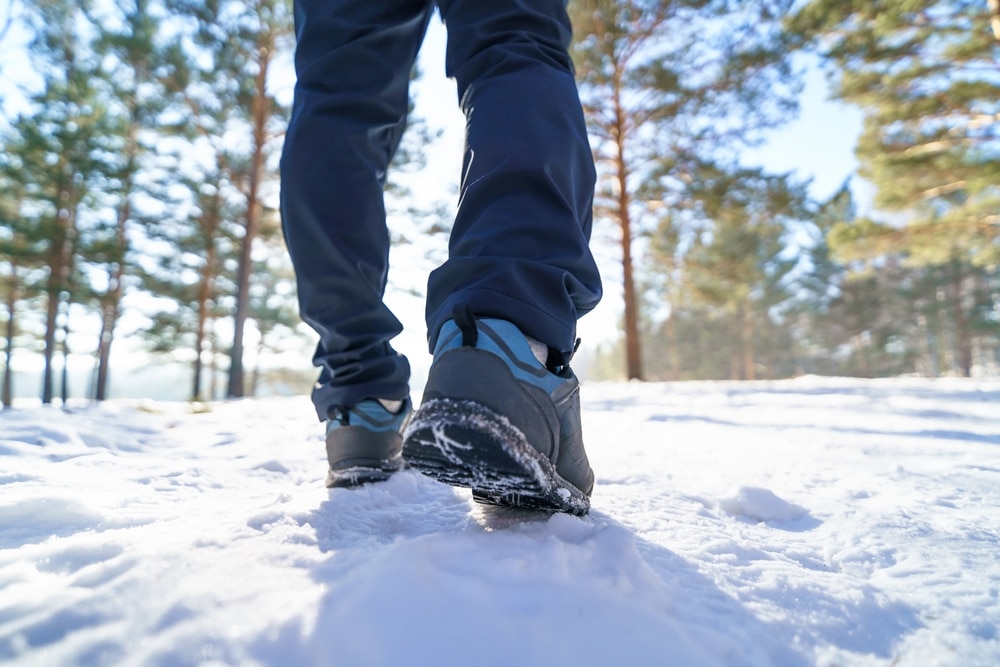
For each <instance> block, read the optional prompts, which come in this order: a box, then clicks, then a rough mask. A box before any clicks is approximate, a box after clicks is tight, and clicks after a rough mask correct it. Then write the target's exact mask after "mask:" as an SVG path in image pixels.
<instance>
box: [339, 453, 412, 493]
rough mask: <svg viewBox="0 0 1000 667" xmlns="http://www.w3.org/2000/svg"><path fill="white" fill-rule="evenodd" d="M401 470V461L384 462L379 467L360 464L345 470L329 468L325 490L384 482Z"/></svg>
mask: <svg viewBox="0 0 1000 667" xmlns="http://www.w3.org/2000/svg"><path fill="white" fill-rule="evenodd" d="M402 469H403V465H402V460H401V459H397V460H395V461H384V462H382V464H381V465H369V464H361V465H354V466H350V467H345V468H337V469H336V470H334V469H333V468H330V469H329V470H328V471H327V473H326V488H328V489H349V488H353V487H355V486H361V485H362V484H371V483H374V482H384V481H385V480H387V479H389V478H390V477H391V476H392V475H393V473H395V472H398V471H400V470H402Z"/></svg>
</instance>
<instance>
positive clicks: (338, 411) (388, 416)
mask: <svg viewBox="0 0 1000 667" xmlns="http://www.w3.org/2000/svg"><path fill="white" fill-rule="evenodd" d="M410 412H411V405H410V399H408V398H407V399H405V400H403V401H388V400H383V399H367V400H364V401H361V402H360V403H358V404H357V405H353V406H351V407H346V408H345V407H340V406H336V407H334V408H332V409H331V410H330V415H329V419H328V420H327V422H326V455H327V459H329V461H330V471H329V473H327V476H326V485H327V487H329V488H334V487H352V486H359V485H361V484H366V483H368V482H381V481H383V480H385V479H388V478H389V476H390V475H392V473H394V472H396V471H397V470H399V469H400V468H402V467H403V458H402V456H401V453H402V450H403V436H402V435H401V433H402V431H403V426H405V424H406V420H407V418H408V417H409V416H410Z"/></svg>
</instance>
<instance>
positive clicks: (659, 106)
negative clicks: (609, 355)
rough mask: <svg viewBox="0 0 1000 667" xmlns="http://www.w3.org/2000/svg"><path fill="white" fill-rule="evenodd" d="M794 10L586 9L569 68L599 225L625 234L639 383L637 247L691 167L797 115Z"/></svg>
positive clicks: (630, 333) (576, 13) (746, 6)
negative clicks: (588, 145)
mask: <svg viewBox="0 0 1000 667" xmlns="http://www.w3.org/2000/svg"><path fill="white" fill-rule="evenodd" d="M791 4H792V2H791V1H790V0H753V1H751V2H747V1H742V2H740V1H736V0H729V1H724V0H719V1H716V2H704V1H698V0H687V1H685V0H658V1H653V0H583V1H581V2H577V3H575V4H574V5H573V6H572V8H573V20H574V28H575V32H576V36H577V41H576V45H575V47H574V59H575V61H576V65H577V74H578V79H579V81H580V86H581V93H582V97H583V99H584V107H585V112H586V115H587V120H588V125H589V127H590V131H591V135H592V139H593V142H594V143H595V147H594V148H595V157H596V161H597V163H598V173H599V178H600V183H599V187H598V192H597V199H596V203H595V213H596V218H597V220H598V221H602V220H604V221H612V222H613V223H614V224H615V225H616V227H617V229H618V231H619V234H620V243H621V261H622V269H623V273H622V275H623V289H624V302H625V339H626V366H627V375H628V377H629V378H641V377H642V375H643V371H642V367H641V365H642V364H641V359H642V353H641V348H640V343H639V321H640V313H639V304H640V301H641V299H640V296H639V295H638V293H637V286H636V278H635V272H636V265H637V261H636V258H635V255H634V253H635V251H636V248H635V247H634V245H635V243H634V241H635V239H636V238H637V236H639V235H641V234H642V233H643V230H644V229H645V230H648V229H649V228H651V227H652V226H655V224H656V223H657V221H658V220H659V218H660V217H661V216H662V212H663V211H670V210H673V209H676V208H679V207H680V206H681V205H682V204H683V202H684V201H685V200H686V194H685V189H686V187H687V185H688V184H689V183H690V174H691V171H692V167H691V165H692V164H693V163H698V162H700V161H713V160H714V159H716V158H718V157H719V156H720V155H723V154H726V153H728V154H729V156H730V157H731V156H732V154H733V153H734V152H735V151H736V150H737V149H738V148H739V147H741V146H744V145H746V143H747V142H748V141H750V140H751V139H752V138H753V136H754V133H755V132H756V131H757V130H761V129H764V128H767V127H771V126H773V125H774V124H775V123H777V122H779V121H780V120H782V119H784V118H785V117H786V116H787V113H788V112H789V111H790V110H791V109H792V108H793V106H794V101H793V93H794V86H790V85H789V84H790V81H791V78H792V72H791V67H790V64H789V62H788V60H787V59H786V58H785V53H784V45H783V42H782V31H781V26H780V22H779V18H780V17H781V16H783V15H784V14H785V12H787V10H788V8H789V7H790V6H791Z"/></svg>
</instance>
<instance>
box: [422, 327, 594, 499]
mask: <svg viewBox="0 0 1000 667" xmlns="http://www.w3.org/2000/svg"><path fill="white" fill-rule="evenodd" d="M543 359H544V360H547V359H548V350H547V348H545V346H544V345H541V344H540V343H538V342H537V341H534V340H531V339H529V338H527V337H525V336H524V334H522V333H521V331H520V330H519V329H518V328H517V327H516V326H514V325H513V324H512V323H510V322H507V321H505V320H498V319H473V318H472V316H471V315H469V314H467V313H466V314H464V315H463V314H460V313H459V312H456V314H455V319H453V320H449V321H448V322H446V323H445V325H444V326H443V327H442V329H441V332H440V334H439V336H438V341H437V345H436V346H435V350H434V363H433V365H432V366H431V370H430V374H429V376H428V379H427V385H426V387H425V390H424V397H423V402H422V403H421V405H420V409H419V410H417V411H416V412H415V413H414V415H413V418H412V419H411V421H410V423H409V425H408V426H407V427H406V430H405V432H404V436H405V437H404V444H403V458H404V459H405V460H406V463H407V465H408V466H409V467H412V468H416V469H417V470H419V471H420V472H422V473H424V474H425V475H428V476H429V477H432V478H434V479H437V480H439V481H441V482H444V483H446V484H451V485H453V486H461V487H467V488H471V489H472V496H473V498H474V499H475V500H477V501H479V502H482V503H488V504H494V505H507V506H512V507H523V508H526V509H537V510H547V511H554V512H569V513H570V514H578V515H583V514H586V513H587V511H588V510H589V509H590V493H591V491H592V489H593V486H594V473H593V471H592V470H591V468H590V463H589V462H588V460H587V454H586V452H585V451H584V447H583V437H582V432H581V428H580V383H579V381H578V380H577V379H576V376H575V375H574V374H573V372H572V371H571V370H570V369H569V367H568V366H561V367H556V368H549V367H547V366H546V361H543Z"/></svg>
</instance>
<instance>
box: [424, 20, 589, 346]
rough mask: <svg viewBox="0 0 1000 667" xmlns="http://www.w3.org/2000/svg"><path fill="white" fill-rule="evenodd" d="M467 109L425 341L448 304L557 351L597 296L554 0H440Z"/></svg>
mask: <svg viewBox="0 0 1000 667" xmlns="http://www.w3.org/2000/svg"><path fill="white" fill-rule="evenodd" d="M438 6H439V7H440V10H441V15H442V17H443V19H444V21H445V25H446V27H447V31H448V52H447V59H446V65H447V73H448V75H449V76H453V77H455V79H456V81H457V84H458V93H459V98H460V100H461V104H462V109H463V111H464V112H465V115H466V118H467V135H466V155H465V164H464V168H463V180H462V185H461V200H460V204H459V210H458V214H457V218H456V221H455V225H454V228H453V231H452V236H451V241H450V244H449V258H448V260H447V261H446V262H445V264H444V265H442V266H441V267H440V268H438V269H437V270H436V271H434V272H433V273H432V274H431V277H430V280H429V285H428V302H427V320H428V322H427V324H428V330H429V338H430V346H431V348H432V349H433V347H434V342H435V339H436V337H437V333H438V331H439V329H440V327H441V325H442V324H443V323H444V322H445V321H446V320H448V319H449V318H450V317H451V313H452V311H453V309H454V308H455V307H456V306H466V305H467V306H469V307H470V308H471V309H472V311H473V312H474V313H475V314H477V315H487V316H493V317H499V318H503V319H507V320H510V321H512V322H514V323H515V324H517V325H518V327H519V328H520V329H521V330H522V331H524V332H525V333H526V334H528V335H529V336H532V337H533V338H537V339H538V340H541V341H542V342H544V343H546V344H547V345H549V346H550V347H551V348H554V349H555V350H557V351H561V352H564V353H569V352H571V351H572V349H573V346H574V343H575V337H576V322H577V320H578V319H579V317H580V316H582V315H583V314H584V313H586V312H588V311H589V310H591V309H592V308H593V307H594V306H595V305H596V304H597V302H598V301H599V300H600V298H601V280H600V274H599V272H598V269H597V266H596V265H595V262H594V259H593V256H592V254H591V252H590V249H589V238H590V232H591V225H592V216H593V212H592V210H593V209H592V207H593V196H594V185H595V179H596V176H595V171H594V163H593V156H592V153H591V150H590V144H589V141H588V139H587V130H586V125H585V123H584V118H583V111H582V108H581V105H580V99H579V94H578V91H577V88H576V82H575V80H574V78H573V65H572V61H571V59H570V57H569V55H568V52H567V51H568V47H569V43H570V38H571V30H572V29H571V27H570V22H569V18H568V16H567V14H566V6H565V2H564V0H439V1H438Z"/></svg>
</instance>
